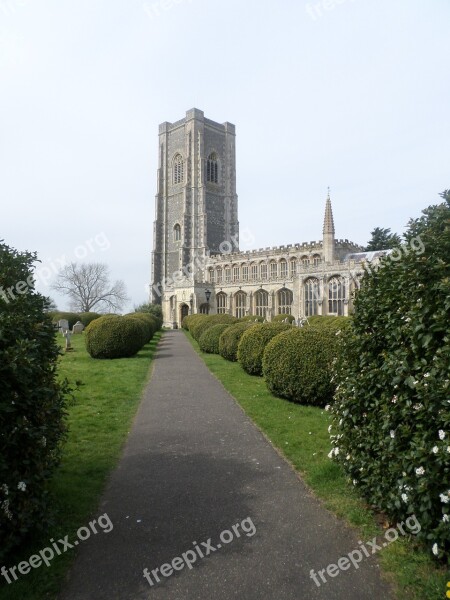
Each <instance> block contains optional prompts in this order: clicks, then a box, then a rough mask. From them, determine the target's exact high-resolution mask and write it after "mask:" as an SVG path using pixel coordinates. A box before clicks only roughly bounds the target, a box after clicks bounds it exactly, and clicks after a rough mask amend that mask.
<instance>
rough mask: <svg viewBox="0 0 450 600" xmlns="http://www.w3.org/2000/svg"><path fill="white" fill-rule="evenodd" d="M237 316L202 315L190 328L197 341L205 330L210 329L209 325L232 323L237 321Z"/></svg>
mask: <svg viewBox="0 0 450 600" xmlns="http://www.w3.org/2000/svg"><path fill="white" fill-rule="evenodd" d="M236 322H237V319H236V317H232V316H231V315H228V314H225V315H201V317H200V319H198V320H196V321H194V322H193V323H192V324H191V325H190V328H189V331H190V333H191V335H192V337H193V338H194V340H196V341H197V342H198V341H199V340H200V337H201V336H202V334H203V332H204V331H206V330H207V329H208V327H212V326H213V325H218V324H219V323H227V324H229V325H231V324H232V323H236Z"/></svg>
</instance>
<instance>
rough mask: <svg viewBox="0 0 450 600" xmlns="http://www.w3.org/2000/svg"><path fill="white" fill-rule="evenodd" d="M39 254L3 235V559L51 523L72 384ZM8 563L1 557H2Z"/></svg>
mask: <svg viewBox="0 0 450 600" xmlns="http://www.w3.org/2000/svg"><path fill="white" fill-rule="evenodd" d="M36 260H37V258H36V254H35V253H29V252H24V253H20V252H17V251H16V250H14V249H12V248H9V247H8V246H6V245H5V244H3V243H1V242H0V290H7V289H8V288H10V287H13V288H15V286H16V285H17V283H18V282H27V288H26V290H25V291H24V290H23V288H22V287H21V288H20V289H21V291H22V292H23V293H21V294H20V295H16V296H15V298H14V299H12V298H10V297H8V296H6V298H5V297H4V296H3V295H2V294H0V532H1V533H0V536H1V543H0V560H1V561H2V562H3V559H4V557H5V556H6V554H7V552H8V551H9V550H11V548H13V547H14V546H16V545H17V544H19V543H20V541H21V540H22V539H23V538H24V537H25V536H27V535H29V534H32V533H33V532H34V531H36V530H37V529H40V528H42V527H43V526H45V525H46V524H47V523H48V517H49V514H48V506H47V501H48V495H47V494H48V490H47V483H48V480H49V479H50V478H51V477H52V475H53V472H54V470H55V468H56V467H57V465H58V462H59V459H60V450H61V443H62V441H63V439H64V435H65V430H66V427H65V415H66V399H67V394H68V391H69V390H68V386H67V384H66V383H63V382H61V381H60V380H59V379H58V375H57V368H58V361H59V354H60V349H59V346H58V344H57V342H56V339H55V330H54V327H53V325H52V320H51V317H50V316H49V315H48V313H47V312H46V310H47V308H48V302H47V300H46V298H44V297H43V296H41V295H40V294H39V293H37V292H36V291H35V289H34V284H33V282H32V273H33V269H34V267H33V263H34V262H36ZM0 564H2V563H0Z"/></svg>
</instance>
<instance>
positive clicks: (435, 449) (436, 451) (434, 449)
mask: <svg viewBox="0 0 450 600" xmlns="http://www.w3.org/2000/svg"><path fill="white" fill-rule="evenodd" d="M431 452H432V453H433V454H437V453H438V452H439V448H438V447H437V446H433V448H432V449H431Z"/></svg>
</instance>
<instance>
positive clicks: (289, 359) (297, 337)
mask: <svg viewBox="0 0 450 600" xmlns="http://www.w3.org/2000/svg"><path fill="white" fill-rule="evenodd" d="M339 346H340V344H339V337H338V336H336V333H335V332H332V331H327V330H325V329H314V328H313V327H302V328H297V327H291V328H290V329H289V331H285V332H283V333H280V334H279V335H277V336H276V337H274V338H273V339H272V340H271V341H270V342H269V343H268V344H267V346H266V349H265V351H264V357H263V374H264V377H265V379H266V384H267V387H268V389H269V390H270V391H271V392H272V393H273V394H275V395H276V396H280V397H281V398H287V399H288V400H293V401H294V402H299V403H301V404H313V405H316V406H324V405H325V404H326V403H327V402H330V401H331V399H332V397H333V393H334V384H333V382H332V378H333V373H332V368H333V360H334V358H335V357H336V354H337V353H338V352H339Z"/></svg>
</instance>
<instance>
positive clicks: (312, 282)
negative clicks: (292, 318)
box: [305, 279, 320, 317]
mask: <svg viewBox="0 0 450 600" xmlns="http://www.w3.org/2000/svg"><path fill="white" fill-rule="evenodd" d="M319 294H320V285H319V280H318V279H307V280H306V281H305V316H307V317H312V316H313V315H317V314H319V299H320V298H319Z"/></svg>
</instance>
